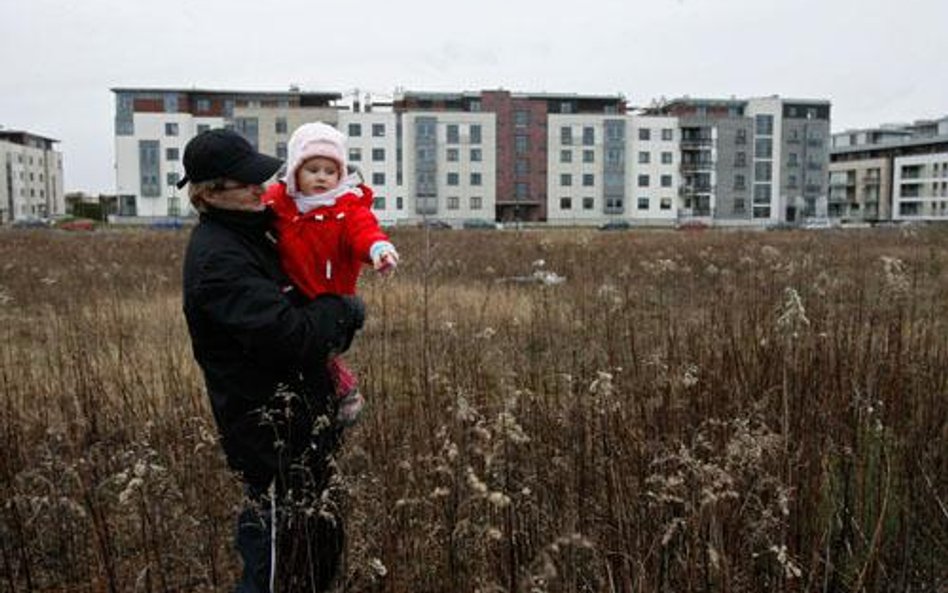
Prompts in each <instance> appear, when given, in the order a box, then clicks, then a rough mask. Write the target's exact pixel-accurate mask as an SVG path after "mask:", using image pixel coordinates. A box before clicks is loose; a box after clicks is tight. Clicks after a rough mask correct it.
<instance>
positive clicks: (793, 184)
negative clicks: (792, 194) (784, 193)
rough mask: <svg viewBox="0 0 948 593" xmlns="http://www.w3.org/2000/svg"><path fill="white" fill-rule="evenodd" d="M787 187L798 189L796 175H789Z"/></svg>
mask: <svg viewBox="0 0 948 593" xmlns="http://www.w3.org/2000/svg"><path fill="white" fill-rule="evenodd" d="M787 187H788V188H790V189H796V187H797V176H796V175H787Z"/></svg>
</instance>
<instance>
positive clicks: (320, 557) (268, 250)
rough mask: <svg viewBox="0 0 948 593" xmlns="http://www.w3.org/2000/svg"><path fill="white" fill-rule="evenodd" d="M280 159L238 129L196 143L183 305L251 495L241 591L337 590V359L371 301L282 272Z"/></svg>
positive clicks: (190, 149)
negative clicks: (299, 284) (276, 199)
mask: <svg viewBox="0 0 948 593" xmlns="http://www.w3.org/2000/svg"><path fill="white" fill-rule="evenodd" d="M281 164H282V162H281V161H280V160H278V159H275V158H272V157H269V156H266V155H263V154H260V153H259V152H257V151H256V150H255V149H254V148H253V147H252V146H251V145H250V143H249V142H247V141H246V140H245V139H244V138H242V137H241V136H240V135H238V134H236V133H235V132H232V131H229V130H210V131H206V132H203V133H201V134H199V135H198V136H196V137H195V138H193V139H192V140H191V141H190V142H189V143H188V144H187V146H186V147H185V149H184V169H185V177H184V179H182V180H181V182H180V183H179V184H178V186H179V187H183V186H184V184H186V183H190V187H189V188H188V192H189V196H190V199H191V203H192V204H193V205H194V207H195V209H196V210H198V212H199V214H200V220H199V222H198V224H197V226H196V227H195V229H194V231H193V232H192V234H191V239H190V241H189V243H188V247H187V252H186V255H185V260H184V314H185V317H186V318H187V322H188V330H189V331H190V334H191V343H192V347H193V351H194V358H195V360H197V362H198V364H199V365H200V367H201V370H202V371H203V373H204V381H205V384H206V386H207V391H208V395H209V396H210V400H211V406H212V409H213V412H214V419H215V421H216V422H217V426H218V430H219V433H220V437H221V444H222V446H223V448H224V452H225V454H226V456H227V460H228V462H229V464H230V466H231V467H232V468H233V469H234V470H236V471H237V472H239V474H240V476H241V478H242V479H243V481H244V483H245V486H246V492H247V495H248V498H249V504H248V506H247V508H245V509H244V511H243V512H242V513H241V515H240V518H239V521H238V528H237V548H238V549H239V551H240V553H241V555H242V557H243V561H244V574H243V579H242V581H241V582H240V583H239V585H238V587H237V589H236V590H237V591H238V592H239V593H251V592H253V593H257V592H271V591H273V590H274V588H277V589H279V590H281V591H295V590H301V591H302V590H305V591H311V590H318V591H321V590H325V589H326V588H328V586H329V584H330V582H331V581H332V578H333V576H334V575H335V572H336V570H337V568H338V565H339V558H340V554H341V552H342V549H343V531H342V523H341V520H340V518H339V517H338V514H337V513H336V512H335V506H334V503H333V498H332V496H330V495H329V490H330V486H331V482H330V478H331V476H332V469H333V459H332V457H333V454H334V453H335V451H336V449H337V448H338V444H339V437H340V432H339V431H340V429H339V428H338V427H337V426H334V425H333V424H332V423H331V422H330V421H328V420H327V418H333V417H334V410H332V409H331V407H332V406H333V405H334V404H333V401H334V398H333V397H332V393H333V386H332V382H331V380H330V378H329V376H328V374H327V371H326V361H327V359H328V357H329V356H330V354H336V353H339V352H343V351H345V350H346V349H347V348H348V347H349V345H350V343H351V341H352V338H353V335H354V333H355V331H356V330H358V329H359V328H360V327H361V326H362V323H363V318H364V308H363V305H362V302H361V301H360V300H359V299H358V298H357V297H340V296H336V295H324V296H322V297H320V298H317V299H315V300H314V301H312V302H310V303H308V304H307V303H305V300H306V299H304V298H303V296H302V295H301V294H299V293H298V291H297V290H296V289H295V288H294V287H293V286H292V285H291V284H290V283H289V281H288V280H287V278H286V276H285V275H284V274H283V272H282V271H281V269H280V264H279V259H278V256H277V252H276V250H275V249H274V244H273V243H274V238H273V234H272V233H271V231H270V221H271V216H270V212H269V211H268V210H266V209H264V208H263V207H262V206H261V204H260V196H261V195H262V194H263V187H262V184H263V183H265V182H266V181H267V180H268V179H270V178H271V177H272V176H273V175H274V174H275V173H276V171H277V170H278V169H279V168H280V166H281ZM274 560H276V561H275V562H274ZM275 585H276V587H275Z"/></svg>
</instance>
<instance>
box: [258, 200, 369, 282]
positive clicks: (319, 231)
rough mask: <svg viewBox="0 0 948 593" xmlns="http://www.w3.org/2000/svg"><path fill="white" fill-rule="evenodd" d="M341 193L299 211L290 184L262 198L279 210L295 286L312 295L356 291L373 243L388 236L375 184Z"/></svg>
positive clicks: (285, 261)
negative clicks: (375, 206)
mask: <svg viewBox="0 0 948 593" xmlns="http://www.w3.org/2000/svg"><path fill="white" fill-rule="evenodd" d="M359 190H361V194H362V195H361V196H360V195H359V193H360V192H358V191H351V192H349V193H346V194H343V195H341V196H339V197H338V198H337V199H336V203H335V204H333V205H332V206H320V207H317V208H313V209H312V210H310V211H309V212H307V213H305V214H300V212H299V210H298V209H297V207H296V203H295V202H294V201H293V198H291V197H290V196H288V195H287V193H286V185H285V184H283V183H275V184H273V185H271V186H270V187H269V188H268V189H267V191H266V193H265V194H264V195H263V198H262V200H263V203H264V204H265V205H267V206H268V207H269V208H270V209H272V210H273V212H274V213H275V214H276V217H275V218H276V222H275V225H274V226H275V227H276V230H277V233H278V239H277V251H279V253H280V263H281V264H282V265H283V269H284V271H285V272H286V274H287V275H288V276H289V277H290V279H291V280H292V281H293V283H294V284H296V286H297V287H298V288H299V289H300V290H302V291H303V293H304V294H306V296H308V297H309V298H315V297H316V296H318V295H320V294H325V293H333V294H355V289H356V282H357V281H358V279H359V272H360V271H361V268H362V264H364V263H371V261H372V260H371V258H370V257H369V248H370V247H372V244H373V243H375V242H376V241H388V236H387V235H386V234H385V233H383V232H382V229H381V228H380V227H379V222H378V220H377V219H376V218H375V215H374V214H372V189H371V188H370V187H369V186H367V185H360V186H359Z"/></svg>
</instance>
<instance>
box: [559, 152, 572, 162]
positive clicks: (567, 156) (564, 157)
mask: <svg viewBox="0 0 948 593" xmlns="http://www.w3.org/2000/svg"><path fill="white" fill-rule="evenodd" d="M560 162H561V163H572V162H573V151H572V150H561V151H560Z"/></svg>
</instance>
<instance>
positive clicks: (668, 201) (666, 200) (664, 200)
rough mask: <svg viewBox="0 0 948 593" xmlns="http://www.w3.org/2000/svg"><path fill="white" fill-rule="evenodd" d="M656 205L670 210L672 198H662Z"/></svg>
mask: <svg viewBox="0 0 948 593" xmlns="http://www.w3.org/2000/svg"><path fill="white" fill-rule="evenodd" d="M658 207H659V208H660V209H662V210H671V208H672V199H671V198H662V199H661V201H660V202H659V203H658Z"/></svg>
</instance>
